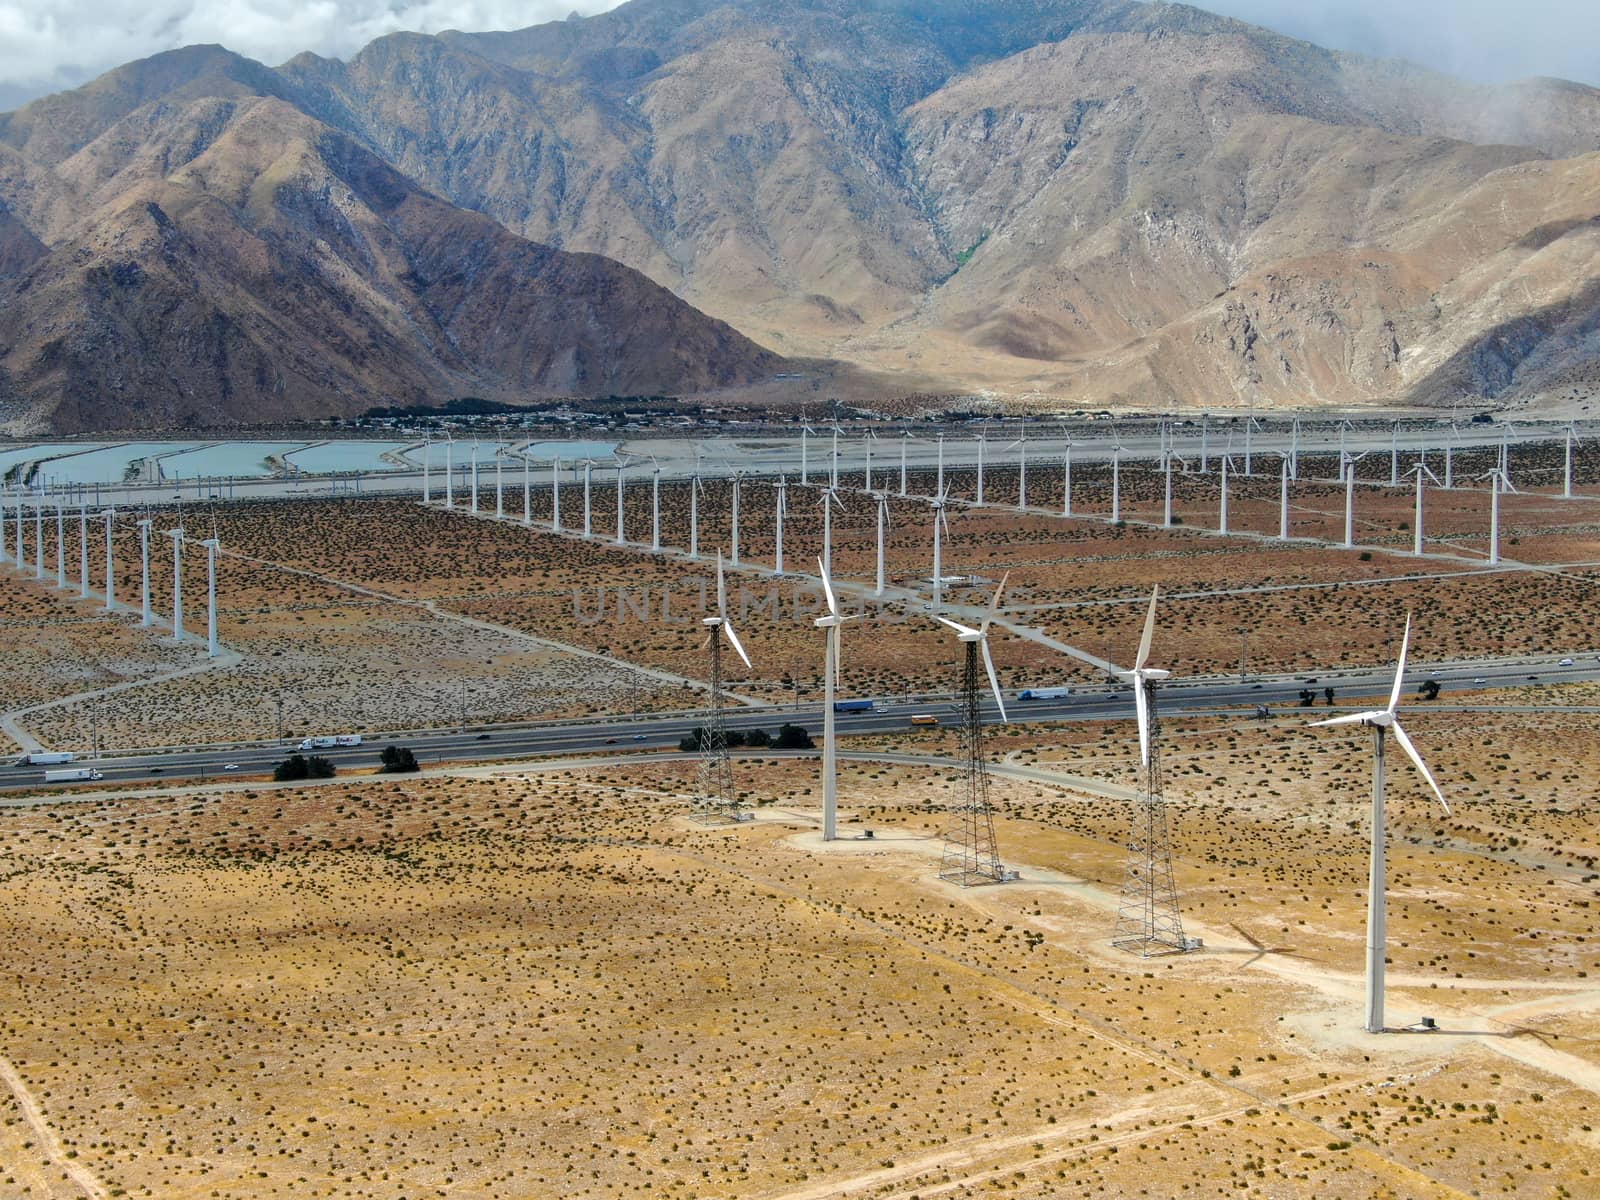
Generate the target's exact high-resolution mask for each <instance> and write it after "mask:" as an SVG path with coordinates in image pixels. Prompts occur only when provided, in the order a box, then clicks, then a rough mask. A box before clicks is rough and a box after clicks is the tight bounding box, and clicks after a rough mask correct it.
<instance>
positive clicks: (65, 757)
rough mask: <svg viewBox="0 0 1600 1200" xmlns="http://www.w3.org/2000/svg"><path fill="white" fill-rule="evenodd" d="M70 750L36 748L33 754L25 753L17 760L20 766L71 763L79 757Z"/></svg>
mask: <svg viewBox="0 0 1600 1200" xmlns="http://www.w3.org/2000/svg"><path fill="white" fill-rule="evenodd" d="M77 757H78V756H77V755H76V754H73V753H72V752H71V751H70V750H35V751H34V752H33V753H32V754H24V755H22V756H21V757H19V758H18V759H17V761H16V765H17V766H19V767H54V766H59V765H60V764H62V763H69V762H71V761H72V760H73V759H75V758H77Z"/></svg>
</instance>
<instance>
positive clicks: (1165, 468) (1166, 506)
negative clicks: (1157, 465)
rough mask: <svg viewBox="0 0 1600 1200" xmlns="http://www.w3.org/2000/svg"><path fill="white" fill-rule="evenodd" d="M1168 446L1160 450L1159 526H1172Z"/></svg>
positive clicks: (1170, 472) (1170, 453) (1171, 454)
mask: <svg viewBox="0 0 1600 1200" xmlns="http://www.w3.org/2000/svg"><path fill="white" fill-rule="evenodd" d="M1175 457H1176V455H1174V454H1173V453H1172V450H1171V448H1170V447H1168V448H1166V449H1163V450H1162V451H1161V528H1163V529H1171V528H1172V460H1173V459H1174V458H1175Z"/></svg>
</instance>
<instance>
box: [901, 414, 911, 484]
mask: <svg viewBox="0 0 1600 1200" xmlns="http://www.w3.org/2000/svg"><path fill="white" fill-rule="evenodd" d="M910 441H911V431H910V430H909V429H907V430H904V431H902V432H901V434H900V498H901V499H902V500H904V499H905V496H906V445H907V443H909V442H910Z"/></svg>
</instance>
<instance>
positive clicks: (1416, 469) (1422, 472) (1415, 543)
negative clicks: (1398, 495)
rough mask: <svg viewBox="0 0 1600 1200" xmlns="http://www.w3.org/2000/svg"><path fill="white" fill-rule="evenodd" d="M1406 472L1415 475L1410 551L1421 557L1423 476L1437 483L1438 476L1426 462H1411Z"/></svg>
mask: <svg viewBox="0 0 1600 1200" xmlns="http://www.w3.org/2000/svg"><path fill="white" fill-rule="evenodd" d="M1406 474H1408V475H1415V476H1416V477H1417V513H1416V521H1415V523H1414V525H1413V526H1412V530H1413V532H1412V539H1411V553H1413V554H1415V555H1416V556H1417V557H1418V558H1421V557H1422V490H1423V478H1424V477H1426V478H1428V479H1431V480H1433V481H1434V482H1435V483H1438V482H1439V477H1438V476H1437V475H1435V474H1434V473H1433V472H1432V471H1431V470H1429V468H1428V465H1427V464H1426V463H1421V462H1418V463H1413V464H1412V466H1411V470H1409V471H1407V472H1406Z"/></svg>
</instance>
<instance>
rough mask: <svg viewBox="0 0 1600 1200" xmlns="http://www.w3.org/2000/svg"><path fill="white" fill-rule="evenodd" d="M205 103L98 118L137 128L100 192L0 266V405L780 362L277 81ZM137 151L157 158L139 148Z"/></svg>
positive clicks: (303, 391)
mask: <svg viewBox="0 0 1600 1200" xmlns="http://www.w3.org/2000/svg"><path fill="white" fill-rule="evenodd" d="M223 103H224V107H225V108H227V109H228V112H227V115H226V117H225V118H219V117H218V113H219V112H220V111H221V110H219V107H218V105H219V101H218V100H216V99H213V98H199V99H195V100H193V101H191V102H190V103H189V104H187V105H184V106H168V109H169V115H168V118H167V119H166V120H165V121H156V120H153V119H152V117H151V115H150V114H149V113H146V112H143V111H142V110H135V112H133V113H131V114H129V115H128V116H127V117H125V118H124V119H123V120H122V121H119V122H117V123H116V125H114V126H113V128H112V129H111V130H108V131H106V132H105V133H102V134H101V135H100V138H98V139H96V141H104V140H106V139H107V138H115V137H116V136H117V134H118V131H119V130H122V131H125V130H127V129H129V128H134V129H138V130H139V131H141V133H142V134H144V133H150V132H151V131H157V132H155V133H154V134H153V135H152V136H150V137H149V138H148V140H145V141H138V140H137V139H130V142H129V146H128V152H127V153H126V154H125V155H124V164H125V165H124V167H123V169H122V170H121V171H114V172H111V173H110V174H111V175H122V176H124V177H125V178H127V179H128V180H129V182H128V184H127V186H126V188H125V189H124V190H123V191H121V192H120V194H118V195H117V197H116V199H115V200H114V201H113V202H111V203H109V204H107V205H106V206H105V207H103V208H101V209H99V210H96V211H94V212H93V213H91V214H88V215H85V216H83V217H81V218H80V219H79V221H78V222H77V225H76V228H75V231H74V234H73V236H72V237H71V238H70V239H69V240H67V241H65V242H62V243H60V244H58V245H55V246H53V247H51V253H50V254H49V255H48V256H47V257H45V258H43V259H41V260H39V261H37V262H35V263H34V264H33V265H32V267H31V268H29V269H28V270H26V271H25V272H24V273H22V274H21V275H20V276H18V277H15V278H13V279H11V280H9V281H7V282H6V283H5V284H4V285H0V346H4V347H5V353H4V355H3V357H0V372H3V373H4V377H5V379H4V382H3V383H0V388H3V390H0V395H3V396H4V397H5V403H4V412H3V414H0V421H4V422H5V423H7V424H9V425H10V426H12V427H13V428H32V427H42V426H43V425H44V424H46V423H48V424H50V425H52V426H53V427H55V428H57V429H60V430H63V431H71V430H79V429H92V428H96V427H106V426H118V427H122V426H126V425H127V424H130V423H134V424H142V425H148V426H155V427H158V426H170V425H182V424H196V423H198V424H227V423H230V422H232V421H238V420H246V419H280V418H284V417H309V416H317V415H324V414H326V413H330V412H333V413H353V412H359V411H361V410H362V409H364V408H366V407H368V406H370V405H372V404H376V403H416V402H421V401H425V400H436V399H437V398H439V397H440V396H441V395H444V396H451V395H460V394H463V393H471V394H478V395H486V396H502V397H503V396H509V395H527V394H530V393H534V394H537V393H541V392H543V393H551V392H556V393H577V394H594V393H600V394H605V393H613V392H620V393H630V394H636V393H648V392H654V391H662V390H675V389H679V388H689V389H693V388H697V387H708V386H717V385H721V384H726V383H732V382H740V381H743V380H746V379H749V378H752V377H761V376H765V375H767V374H769V373H770V372H771V371H772V370H773V368H774V366H775V365H776V363H777V361H778V360H775V359H774V358H773V357H772V356H771V355H768V354H766V353H765V352H763V351H761V350H760V349H759V348H757V347H755V346H753V345H751V344H750V343H749V342H748V341H746V340H745V339H744V338H742V337H740V336H739V335H738V334H736V333H735V332H733V331H732V330H731V329H729V328H728V327H726V326H724V325H721V324H720V323H718V322H713V321H709V320H707V319H706V318H704V317H703V316H702V315H701V314H698V313H696V312H694V310H692V309H690V308H689V307H688V306H687V305H685V304H683V303H682V302H681V301H679V300H677V299H676V298H675V297H673V296H672V295H671V294H670V293H668V292H666V291H664V290H663V289H661V288H658V287H657V286H655V285H654V284H651V283H650V282H649V281H647V280H645V279H644V278H643V277H642V276H640V275H638V274H637V273H635V272H633V271H631V270H628V269H626V268H623V267H620V266H618V265H617V264H615V263H612V262H609V261H607V260H604V259H599V258H596V257H594V256H589V255H572V254H566V253H563V252H559V251H554V250H550V249H548V248H547V247H542V246H536V245H533V244H531V243H528V242H526V241H524V240H522V239H520V238H517V237H515V236H513V235H511V234H509V233H507V232H506V231H505V230H504V229H502V228H501V227H499V226H498V225H496V224H495V223H493V222H492V221H490V220H489V219H488V218H486V217H482V216H479V215H477V214H472V213H466V212H463V211H461V210H459V209H456V208H454V207H452V206H450V205H448V204H446V203H444V202H442V201H439V200H438V199H436V198H434V197H432V196H429V195H427V194H426V193H423V192H421V191H420V190H418V189H417V188H416V187H415V185H413V184H412V183H411V182H410V181H409V180H407V179H405V177H404V176H402V175H400V174H399V173H398V172H396V171H394V170H393V169H392V168H391V167H389V166H387V165H385V164H384V163H382V162H381V161H380V160H378V159H376V158H375V157H373V156H372V155H371V154H370V153H369V152H367V151H366V150H364V149H363V148H361V147H359V146H358V145H356V144H355V143H353V142H352V141H351V140H350V139H349V138H347V137H345V136H344V135H342V134H338V133H336V132H334V131H331V130H329V129H328V128H327V127H326V126H323V125H322V124H320V123H319V122H317V121H315V120H313V119H311V118H309V117H307V116H306V115H305V114H303V113H301V112H299V111H298V110H296V109H294V108H292V107H291V106H289V105H288V104H286V103H284V102H282V101H280V100H277V99H273V98H263V97H257V98H254V99H250V100H243V101H238V102H234V101H227V102H223ZM217 119H221V121H222V123H221V127H220V128H219V129H217V130H216V131H215V133H214V136H210V137H209V138H207V139H205V140H204V141H203V142H197V141H195V140H194V139H193V138H192V136H191V135H192V134H193V131H194V130H195V129H196V127H197V126H201V125H208V124H209V123H210V122H211V121H213V120H217ZM193 149H197V150H198V153H196V154H195V155H194V156H193V157H192V158H188V159H187V161H184V153H185V151H186V150H193ZM80 153H81V150H80ZM158 161H159V162H165V163H167V164H169V165H171V166H173V168H174V169H172V170H171V171H170V172H169V173H167V174H165V175H162V174H161V173H159V172H157V171H154V170H147V169H143V168H142V167H141V166H140V164H149V163H153V162H158ZM180 164H181V165H180ZM104 174H105V173H104V172H102V175H104Z"/></svg>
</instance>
